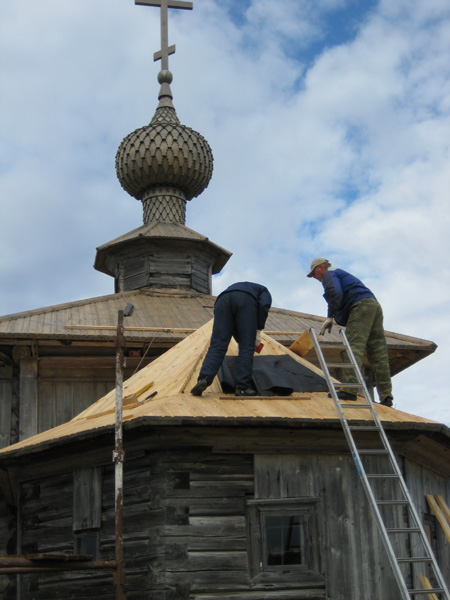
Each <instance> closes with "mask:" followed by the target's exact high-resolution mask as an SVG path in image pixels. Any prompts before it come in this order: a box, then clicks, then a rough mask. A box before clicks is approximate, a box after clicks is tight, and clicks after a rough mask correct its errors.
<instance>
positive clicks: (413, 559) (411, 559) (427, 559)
mask: <svg viewBox="0 0 450 600" xmlns="http://www.w3.org/2000/svg"><path fill="white" fill-rule="evenodd" d="M396 560H397V562H399V563H413V562H414V563H424V562H427V563H428V562H429V563H432V562H433V559H432V558H431V556H409V557H408V556H405V557H404V558H397V559H396Z"/></svg>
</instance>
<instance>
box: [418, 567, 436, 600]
mask: <svg viewBox="0 0 450 600" xmlns="http://www.w3.org/2000/svg"><path fill="white" fill-rule="evenodd" d="M419 579H420V583H421V584H422V587H423V589H424V590H431V589H433V586H432V585H431V583H430V580H429V579H428V577H425V575H422V573H419ZM427 598H428V600H439V598H438V597H437V596H436V594H427Z"/></svg>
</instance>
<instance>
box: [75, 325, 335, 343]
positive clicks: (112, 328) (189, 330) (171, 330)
mask: <svg viewBox="0 0 450 600" xmlns="http://www.w3.org/2000/svg"><path fill="white" fill-rule="evenodd" d="M64 328H65V329H93V330H98V331H102V330H106V331H115V329H116V327H115V326H114V325H64ZM124 330H125V331H156V332H163V333H194V332H195V331H197V329H194V328H192V327H191V328H185V327H130V326H128V327H124ZM263 331H264V333H266V334H267V335H295V336H299V335H300V334H301V333H303V332H301V331H268V330H267V331H266V330H265V329H264V330H263ZM336 345H337V342H336Z"/></svg>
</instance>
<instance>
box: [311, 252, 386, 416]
mask: <svg viewBox="0 0 450 600" xmlns="http://www.w3.org/2000/svg"><path fill="white" fill-rule="evenodd" d="M307 276H308V277H314V279H317V280H318V281H320V282H321V283H322V285H323V288H324V290H325V293H324V295H323V296H324V298H325V300H326V302H327V304H328V315H327V319H326V320H325V322H324V324H323V326H322V329H321V331H320V335H324V334H325V332H326V331H327V330H328V331H331V328H332V326H333V319H334V320H335V321H336V323H337V324H338V325H342V326H345V328H346V335H347V339H348V341H349V343H350V346H351V349H352V351H353V354H354V355H355V359H356V361H357V363H358V366H359V367H360V368H361V365H362V362H363V358H364V352H365V351H366V350H367V357H368V359H369V362H370V364H371V367H372V369H373V373H374V377H375V384H376V387H377V390H378V395H379V397H380V403H381V404H384V406H392V404H393V397H392V383H391V372H390V368H389V359H388V352H387V345H386V337H385V335H384V328H383V310H382V308H381V305H380V303H379V302H378V300H377V299H376V298H375V296H374V294H373V293H372V292H371V291H370V290H369V288H368V287H366V286H365V285H364V284H363V282H362V281H360V280H359V279H358V278H357V277H355V276H354V275H351V273H348V272H347V271H344V270H343V269H332V268H331V263H330V262H329V261H328V260H327V259H326V258H315V259H314V260H313V261H312V263H311V269H310V272H309V273H308V275H307ZM342 381H343V382H344V383H357V379H356V376H355V375H353V373H349V372H348V371H346V370H344V371H343V377H342ZM338 397H339V398H340V399H341V400H356V395H355V392H354V388H345V387H343V388H342V390H341V391H340V392H338Z"/></svg>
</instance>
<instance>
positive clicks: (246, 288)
mask: <svg viewBox="0 0 450 600" xmlns="http://www.w3.org/2000/svg"><path fill="white" fill-rule="evenodd" d="M233 291H240V292H246V293H247V294H250V296H253V298H254V299H255V300H256V306H257V311H258V317H257V328H258V329H264V325H265V324H266V320H267V315H268V314H269V309H270V307H271V306H272V296H271V295H270V292H269V290H268V289H267V288H266V287H265V286H264V285H261V284H259V283H252V282H251V281H240V282H238V283H233V284H232V285H230V286H229V287H227V289H226V290H224V291H223V292H222V293H221V294H219V295H218V296H217V298H220V296H221V295H222V294H226V293H228V292H233Z"/></svg>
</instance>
